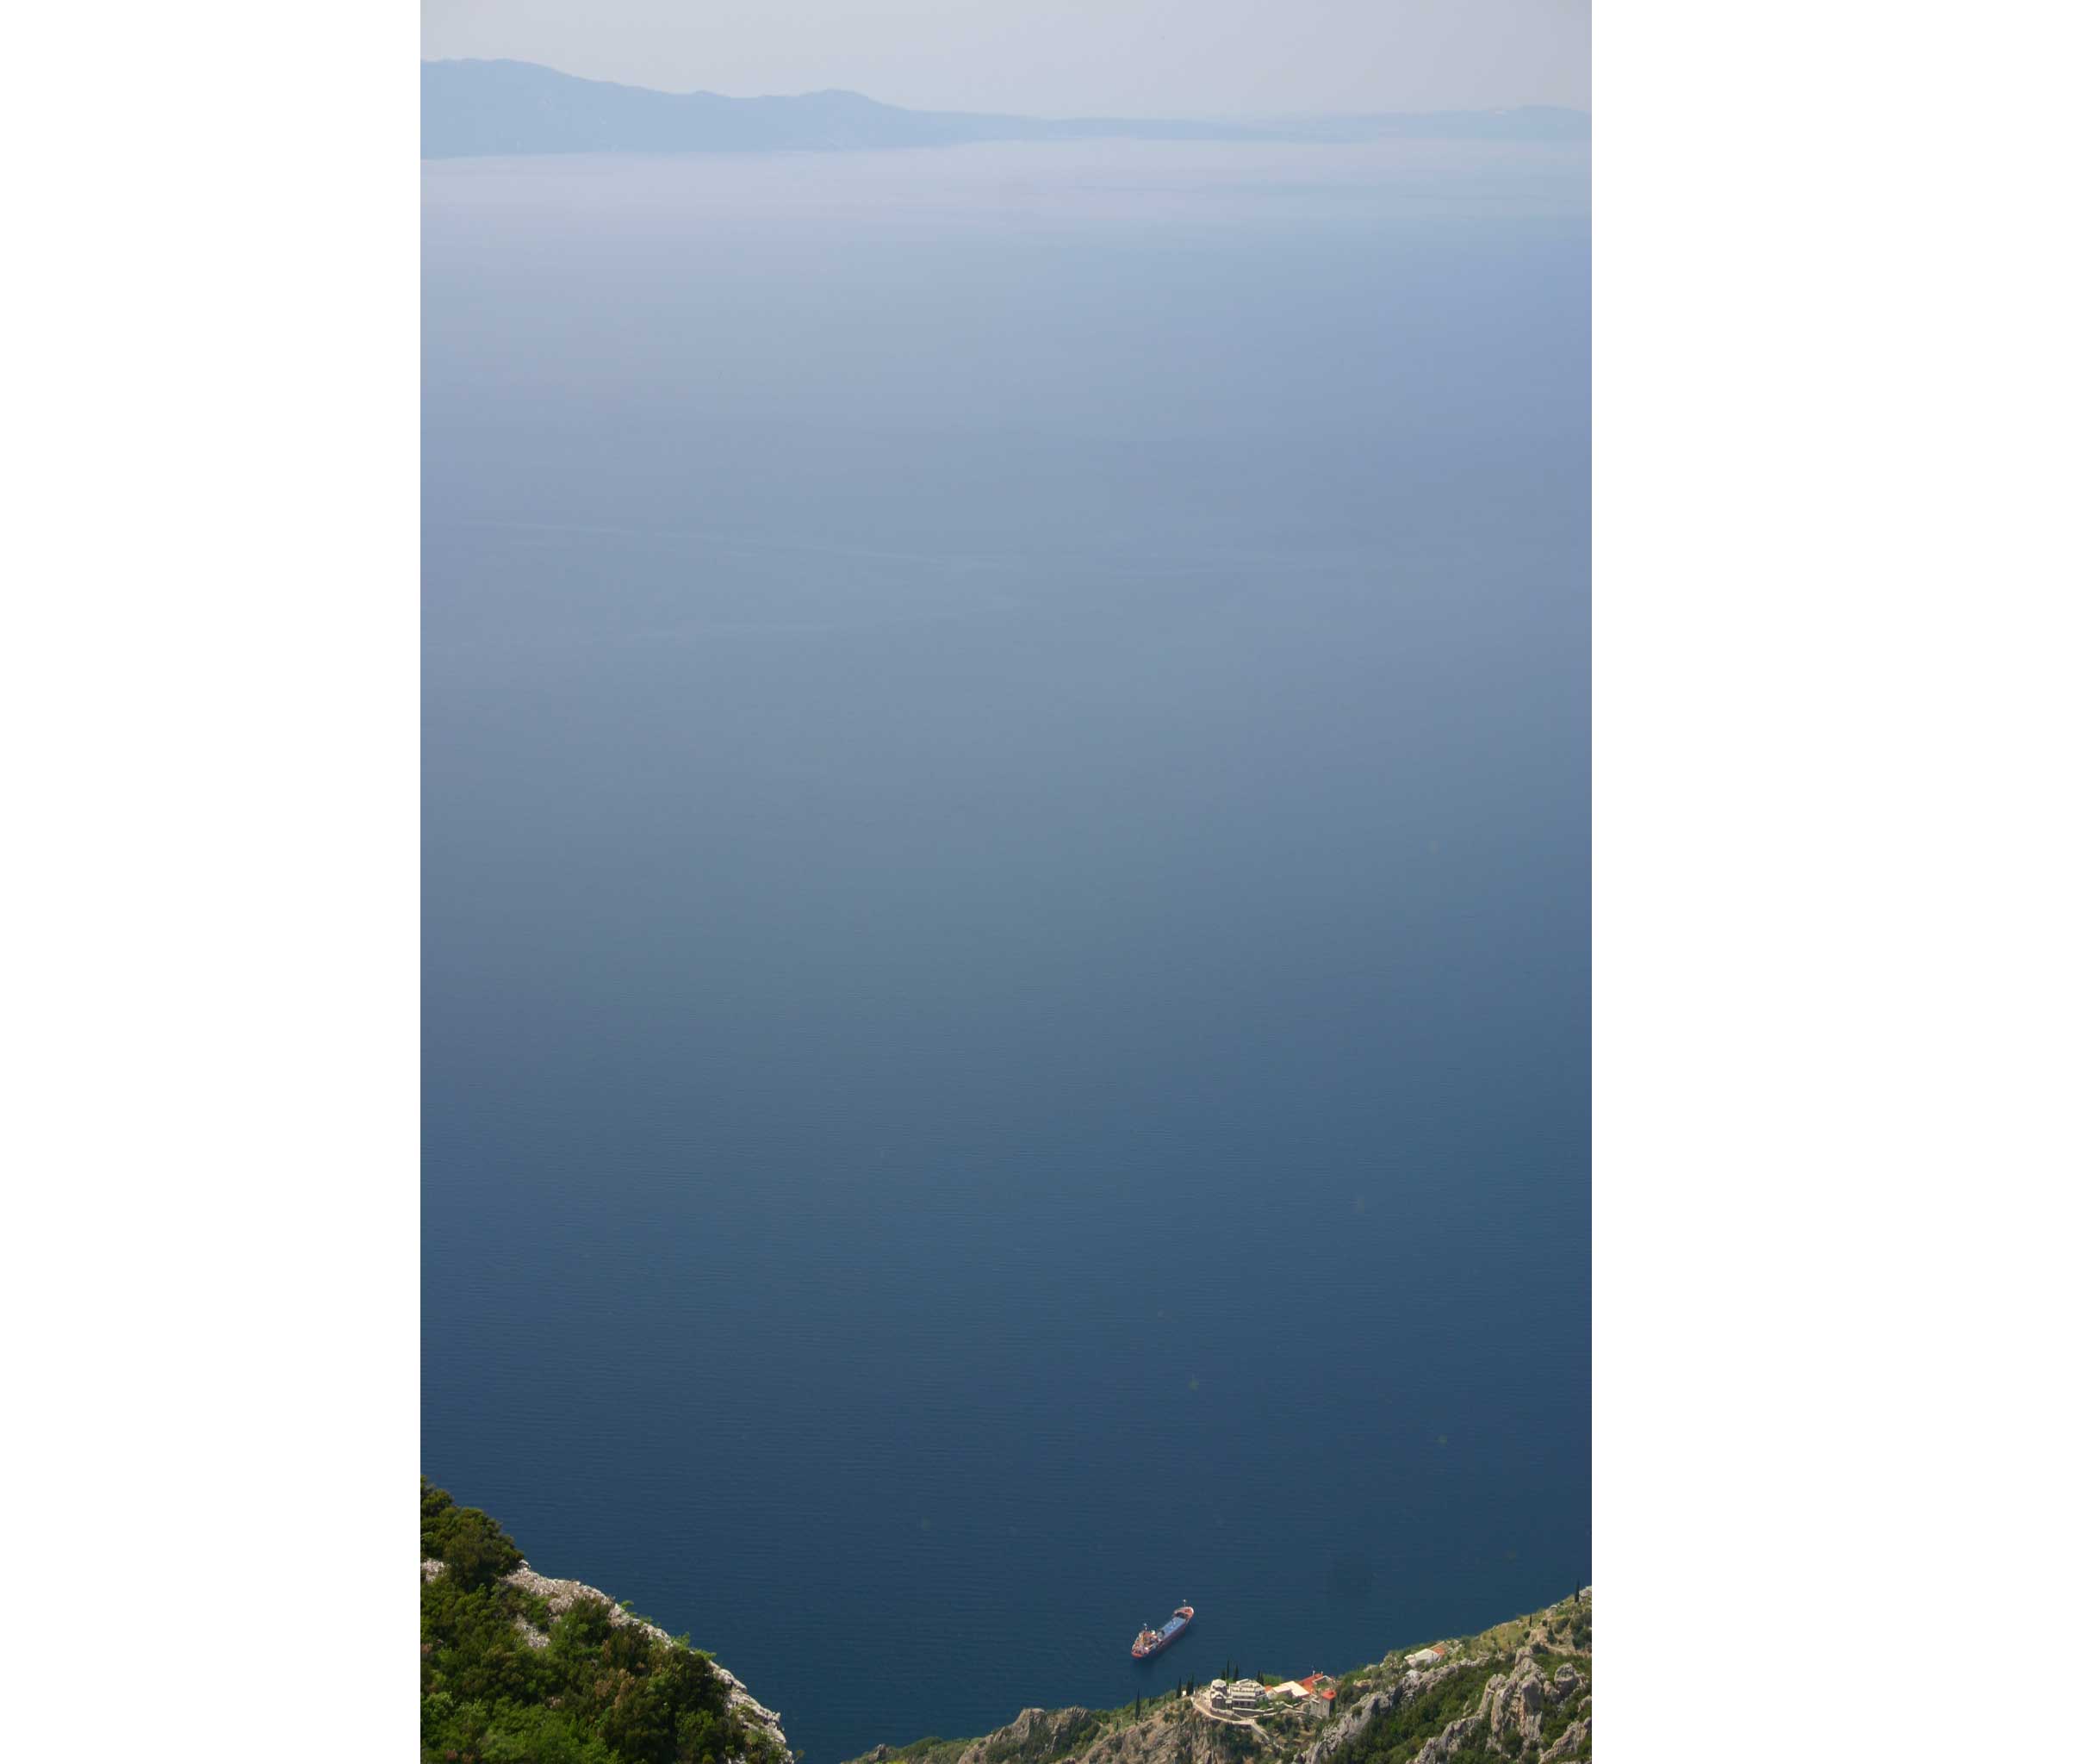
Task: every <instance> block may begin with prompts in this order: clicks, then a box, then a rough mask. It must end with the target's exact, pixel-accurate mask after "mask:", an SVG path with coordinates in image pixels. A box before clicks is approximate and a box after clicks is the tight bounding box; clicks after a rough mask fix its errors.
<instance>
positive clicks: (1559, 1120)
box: [423, 142, 1589, 1764]
mask: <svg viewBox="0 0 2088 1764" xmlns="http://www.w3.org/2000/svg"><path fill="white" fill-rule="evenodd" d="M1587 171H1588V164H1587V152H1586V149H1585V148H1584V147H1582V146H1490V145H1485V144H1471V143H1463V144H1455V145H1452V144H1432V143H1426V142H1400V143H1389V144H1384V145H1381V146H1340V147H1304V146H1285V147H1280V148H1270V147H1235V146H1201V145H1158V144H1154V145H1134V144H1128V143H1114V142H1097V143H1091V144H1078V145H1049V146H974V147H966V148H957V149H948V150H935V151H923V152H886V153H876V154H827V155H821V154H801V155H775V156H760V155H755V156H718V157H704V158H681V159H635V158H572V159H559V158H538V159H527V160H521V159H518V160H458V161H450V162H444V163H431V164H428V165H425V166H424V168H423V191H424V234H425V237H424V277H425V289H424V310H425V434H424V518H425V526H426V555H425V597H426V613H425V771H426V791H425V805H426V807H425V812H426V828H425V903H426V904H425V914H426V926H425V932H426V936H425V956H424V960H425V974H426V999H425V1026H424V1027H425V1050H424V1053H425V1070H426V1109H425V1121H426V1178H425V1187H424V1194H425V1200H424V1226H425V1232H424V1270H425V1271H424V1311H423V1341H424V1345H423V1356H424V1363H423V1403H424V1415H423V1466H424V1468H425V1469H426V1471H427V1472H428V1474H429V1475H432V1476H433V1477H434V1478H435V1479H436V1480H437V1481H440V1482H441V1483H443V1484H444V1486H446V1487H448V1488H451V1490H452V1492H453V1493H455V1494H456V1495H457V1498H458V1499H459V1500H463V1501H466V1502H469V1503H471V1504H475V1505H479V1506H485V1507H487V1508H488V1510H490V1511H491V1512H493V1513H494V1514H495V1515H496V1516H497V1517H498V1518H500V1519H501V1520H502V1522H503V1523H505V1524H506V1525H507V1526H508V1528H509V1529H510V1530H511V1531H513V1533H514V1534H515V1536H516V1537H517V1538H518V1540H519V1542H520V1544H522V1547H523V1548H524V1550H525V1551H526V1552H527V1553H528V1555H529V1556H530V1557H531V1561H532V1562H534V1563H535V1565H536V1566H537V1567H538V1568H540V1569H542V1570H544V1572H546V1573H550V1574H555V1575H575V1576H578V1577H580V1578H581V1579H584V1580H587V1581H593V1582H594V1583H596V1584H598V1585H600V1586H602V1587H606V1588H607V1589H609V1590H610V1591H612V1592H613V1593H617V1594H618V1595H619V1596H621V1597H623V1598H625V1599H627V1600H629V1601H630V1602H631V1603H632V1604H633V1605H635V1606H636V1607H637V1609H639V1610H641V1611H643V1612H645V1613H646V1614H647V1615H649V1616H650V1617H652V1618H656V1619H657V1620H658V1621H660V1622H662V1624H665V1625H666V1626H667V1627H668V1629H669V1630H675V1631H683V1630H687V1631H688V1632H690V1633H691V1634H692V1635H693V1637H694V1639H695V1640H696V1642H697V1643H699V1645H701V1646H704V1647H706V1648H710V1649H713V1650H715V1651H716V1652H717V1654H718V1656H719V1658H720V1659H721V1660H722V1661H723V1662H724V1664H726V1665H727V1666H729V1667H730V1668H732V1669H733V1670H734V1671H735V1672H736V1673H737V1674H739V1675H740V1676H741V1677H742V1678H743V1679H744V1680H746V1681H747V1683H748V1685H749V1687H750V1688H751V1689H752V1690H753V1691H754V1693H755V1694H756V1695H757V1696H759V1697H760V1698H761V1699H762V1700H763V1701H764V1702H767V1703H768V1704H770V1705H774V1706H775V1707H777V1708H779V1709H780V1711H781V1712H782V1716H783V1720H784V1725H785V1727H786V1730H787V1731H788V1733H789V1735H790V1736H791V1740H792V1744H793V1745H795V1746H798V1747H801V1748H804V1749H805V1753H806V1755H807V1757H808V1759H809V1760H810V1761H811V1764H836V1761H837V1760H840V1759H842V1758H843V1757H847V1756H849V1755H854V1754H855V1753H858V1752H861V1751H862V1750H864V1749H866V1748H868V1747H869V1746H871V1745H873V1744H874V1743H876V1742H879V1741H889V1742H895V1743H898V1742H905V1741H908V1740H911V1739H914V1738H917V1737H918V1736H922V1735H923V1734H928V1733H941V1734H944V1735H959V1734H973V1733H980V1732H984V1731H985V1730H988V1729H990V1728H991V1727H993V1726H995V1725H997V1724H1000V1723H1002V1722H1004V1721H1006V1720H1008V1719H1010V1717H1013V1716H1014V1714H1015V1713H1016V1711H1017V1710H1018V1709H1020V1708H1022V1707H1023V1706H1024V1705H1045V1706H1047V1707H1048V1706H1054V1705H1063V1704H1069V1703H1076V1702H1077V1703H1084V1704H1086V1705H1090V1706H1105V1705H1114V1704H1117V1703H1122V1702H1125V1701H1128V1700H1129V1699H1131V1698H1132V1697H1134V1695H1138V1694H1140V1693H1146V1694H1151V1693H1153V1692H1154V1691H1156V1690H1160V1689H1165V1688H1166V1687H1168V1686H1171V1685H1172V1684H1173V1683H1174V1682H1175V1680H1177V1679H1178V1678H1181V1677H1184V1676H1191V1677H1198V1678H1203V1679H1208V1678H1209V1677H1210V1676H1211V1675H1212V1674H1213V1673H1215V1671H1216V1670H1217V1668H1218V1667H1219V1666H1220V1665H1221V1663H1222V1662H1224V1661H1226V1660H1227V1659H1228V1658H1229V1659H1232V1660H1234V1661H1236V1662H1239V1663H1240V1664H1241V1665H1242V1666H1244V1667H1246V1668H1250V1669H1254V1670H1269V1671H1281V1672H1283V1673H1284V1674H1292V1673H1302V1672H1306V1671H1309V1670H1311V1669H1314V1668H1324V1669H1327V1670H1329V1671H1336V1672H1338V1671H1340V1670H1342V1669H1344V1668H1348V1667H1351V1666H1353V1665H1355V1664H1358V1662H1362V1661H1364V1660H1365V1659H1375V1658H1376V1657H1377V1656H1379V1655H1383V1653H1384V1652H1386V1651H1387V1650H1388V1649H1390V1648H1392V1647H1394V1646H1395V1645H1399V1644H1405V1645H1409V1646H1411V1645H1414V1644H1418V1643H1421V1642H1425V1641H1427V1640H1431V1639H1433V1638H1435V1637H1439V1636H1441V1635H1445V1634H1454V1633H1458V1632H1462V1631H1464V1630H1470V1629H1472V1628H1475V1627H1477V1626H1480V1625H1482V1624H1487V1623H1490V1622H1493V1621H1495V1620H1497V1619H1499V1618H1505V1617H1507V1616H1510V1615H1512V1614H1514V1613H1516V1612H1521V1611H1524V1610H1526V1609H1529V1608H1531V1607H1532V1606H1537V1605H1539V1604H1543V1603H1546V1602H1549V1601H1550V1600H1552V1599H1557V1598H1558V1597H1560V1596H1561V1595H1563V1593H1566V1592H1567V1591H1568V1590H1569V1588H1571V1587H1574V1586H1575V1585H1577V1584H1579V1583H1580V1582H1581V1581H1582V1580H1584V1579H1585V1578H1586V1576H1587V1574H1588V1403H1589V1393H1588V1210H1589V1202H1588V809H1589V804H1588V202H1587ZM1182 1599H1190V1600H1192V1601H1193V1602H1194V1603H1195V1604H1196V1606H1197V1607H1198V1613H1199V1614H1198V1618H1197V1620H1196V1624H1195V1625H1194V1627H1193V1628H1192V1629H1191V1630H1190V1632H1189V1634H1188V1636H1187V1637H1186V1639H1184V1641H1183V1642H1181V1643H1178V1644H1177V1646H1176V1647H1174V1648H1173V1649H1171V1650H1170V1651H1169V1652H1168V1653H1166V1654H1165V1655H1162V1656H1160V1657H1159V1659H1158V1660H1157V1661H1155V1662H1152V1663H1151V1664H1150V1665H1148V1666H1146V1667H1135V1666H1134V1664H1133V1663H1132V1662H1131V1661H1130V1660H1129V1658H1128V1648H1129V1644H1130V1641H1131V1637H1132V1635H1133V1633H1134V1630H1136V1629H1137V1628H1138V1627H1139V1626H1140V1624H1143V1623H1147V1622H1150V1621H1156V1620H1158V1619H1159V1618H1162V1617H1164V1616H1165V1613H1166V1612H1168V1611H1169V1610H1170V1609H1171V1607H1172V1606H1174V1605H1176V1604H1177V1603H1178V1602H1179V1601H1180V1600H1182Z"/></svg>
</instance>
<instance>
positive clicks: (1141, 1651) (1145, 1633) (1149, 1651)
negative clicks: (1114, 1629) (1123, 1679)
mask: <svg viewBox="0 0 2088 1764" xmlns="http://www.w3.org/2000/svg"><path fill="white" fill-rule="evenodd" d="M1195 1615H1196V1606H1193V1605H1178V1606H1175V1614H1174V1615H1173V1616H1172V1617H1171V1618H1168V1619H1167V1621H1166V1622H1165V1623H1164V1624H1161V1625H1160V1626H1159V1628H1158V1629H1157V1630H1140V1631H1139V1632H1138V1639H1137V1640H1136V1641H1134V1642H1133V1643H1131V1657H1132V1658H1133V1659H1134V1660H1143V1659H1145V1658H1146V1657H1147V1655H1153V1654H1157V1653H1159V1651H1160V1649H1163V1648H1165V1646H1166V1645H1167V1644H1168V1643H1170V1642H1171V1641H1173V1640H1174V1638H1175V1637H1177V1636H1178V1635H1180V1634H1181V1633H1182V1631H1183V1630H1185V1629H1187V1628H1188V1627H1189V1620H1190V1618H1192V1617H1194V1616H1195Z"/></svg>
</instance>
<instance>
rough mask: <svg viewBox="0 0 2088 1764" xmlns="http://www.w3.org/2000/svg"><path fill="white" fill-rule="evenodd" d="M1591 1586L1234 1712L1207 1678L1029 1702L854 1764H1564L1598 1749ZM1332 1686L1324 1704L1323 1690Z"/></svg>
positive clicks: (881, 1749) (880, 1750)
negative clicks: (1159, 1688)
mask: <svg viewBox="0 0 2088 1764" xmlns="http://www.w3.org/2000/svg"><path fill="white" fill-rule="evenodd" d="M1593 1644H1594V1599H1593V1596H1592V1594H1590V1593H1586V1592H1583V1593H1582V1594H1580V1596H1579V1597H1578V1598H1575V1599H1565V1600H1563V1601H1561V1602H1560V1603H1559V1604H1557V1605H1555V1606H1551V1607H1550V1609H1548V1610H1545V1611H1539V1612H1533V1613H1532V1614H1531V1615H1530V1616H1527V1617H1522V1618H1515V1619H1514V1620H1513V1621H1512V1622H1509V1623H1504V1624H1497V1625H1496V1626H1495V1627H1494V1628H1493V1629H1490V1630H1486V1631H1484V1632H1483V1633H1482V1634H1480V1635H1476V1636H1465V1637H1460V1638H1458V1639H1457V1640H1455V1641H1450V1642H1439V1643H1434V1644H1433V1645H1432V1649H1431V1650H1430V1651H1432V1652H1435V1653H1436V1654H1437V1655H1439V1657H1438V1658H1436V1659H1428V1658H1426V1657H1423V1658H1419V1659H1417V1660H1416V1662H1415V1663H1414V1664H1413V1665H1411V1666H1409V1665H1408V1655H1421V1654H1422V1652H1423V1650H1422V1649H1421V1648H1420V1646H1419V1645H1418V1644H1417V1645H1416V1646H1414V1647H1408V1648H1403V1649H1394V1650H1393V1651H1392V1652H1391V1653H1389V1654H1388V1655H1385V1657H1384V1658H1383V1660H1382V1661H1379V1662H1377V1663H1376V1665H1374V1666H1366V1667H1361V1668H1358V1669H1357V1670H1356V1671H1354V1672H1351V1673H1347V1674H1344V1675H1343V1676H1342V1677H1341V1678H1339V1679H1337V1680H1333V1681H1332V1683H1331V1686H1329V1684H1327V1683H1326V1682H1321V1683H1318V1684H1314V1685H1312V1686H1309V1688H1308V1689H1307V1691H1306V1693H1305V1694H1304V1695H1303V1696H1302V1698H1296V1697H1293V1698H1283V1697H1278V1696H1274V1695H1271V1696H1268V1697H1265V1699H1263V1700H1262V1701H1261V1702H1260V1703H1259V1705H1257V1706H1252V1707H1243V1708H1242V1709H1240V1711H1237V1712H1235V1711H1234V1710H1233V1709H1232V1708H1231V1707H1230V1706H1229V1703H1230V1699H1227V1702H1228V1706H1227V1707H1222V1708H1221V1707H1217V1706H1214V1699H1213V1698H1212V1694H1211V1690H1210V1687H1209V1686H1205V1685H1197V1686H1177V1685H1174V1684H1169V1685H1167V1686H1165V1689H1164V1690H1163V1692H1162V1693H1161V1694H1160V1695H1159V1696H1157V1697H1153V1698H1149V1699H1140V1701H1138V1702H1135V1703H1131V1704H1127V1705H1125V1706H1124V1707H1122V1708H1121V1709H1109V1710H1101V1711H1095V1710H1088V1709H1057V1710H1043V1709H1025V1710H1023V1711H1022V1713H1021V1714H1020V1715H1018V1716H1017V1717H1016V1718H1015V1719H1014V1720H1013V1721H1012V1722H1010V1724H1008V1725H1007V1726H1005V1727H1004V1728H1001V1729H999V1730H997V1731H995V1732H993V1733H990V1734H987V1735H985V1736H984V1737H983V1738H979V1739H974V1740H944V1739H925V1740H918V1741H916V1742H914V1743H913V1744H912V1745H910V1746H905V1747H901V1748H894V1747H892V1746H879V1747H876V1748H873V1750H871V1751H869V1752H867V1753H865V1754H864V1755H862V1756H861V1758H859V1759H856V1760H854V1761H852V1764H1451V1761H1452V1760H1456V1761H1457V1764H1498V1761H1501V1760H1504V1759H1516V1760H1519V1761H1522V1764H1566V1761H1569V1760H1572V1761H1582V1760H1588V1759H1590V1758H1592V1757H1593V1755H1594V1740H1593V1723H1594V1716H1593V1711H1592V1707H1591V1702H1590V1698H1591V1692H1592V1685H1593V1680H1594V1673H1593V1667H1592V1656H1591V1650H1592V1648H1593ZM1330 1687H1331V1689H1332V1690H1333V1696H1332V1697H1331V1699H1329V1698H1327V1697H1326V1696H1325V1694H1324V1693H1326V1692H1327V1690H1328V1689H1329V1688H1330Z"/></svg>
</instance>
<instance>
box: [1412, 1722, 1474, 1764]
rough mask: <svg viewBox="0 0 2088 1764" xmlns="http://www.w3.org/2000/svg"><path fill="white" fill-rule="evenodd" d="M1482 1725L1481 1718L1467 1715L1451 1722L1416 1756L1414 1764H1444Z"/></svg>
mask: <svg viewBox="0 0 2088 1764" xmlns="http://www.w3.org/2000/svg"><path fill="white" fill-rule="evenodd" d="M1481 1726H1482V1722H1481V1719H1480V1717H1478V1716H1476V1715H1467V1716H1464V1717H1462V1718H1460V1719H1458V1720H1457V1721H1453V1722H1451V1724H1450V1725H1449V1726H1447V1727H1445V1729H1444V1730H1443V1731H1442V1732H1440V1733H1439V1734H1438V1735H1437V1736H1435V1737H1434V1738H1433V1739H1432V1740H1430V1741H1429V1742H1428V1743H1427V1744H1426V1745H1425V1746H1423V1747H1422V1748H1420V1751H1418V1752H1416V1753H1415V1754H1414V1764H1444V1761H1445V1759H1447V1758H1449V1757H1451V1755H1453V1754H1455V1753H1456V1752H1457V1750H1458V1748H1460V1747H1462V1746H1463V1744H1464V1742H1466V1741H1467V1740H1469V1739H1470V1737H1471V1736H1473V1735H1474V1734H1476V1732H1478V1731H1479V1729H1480V1727H1481Z"/></svg>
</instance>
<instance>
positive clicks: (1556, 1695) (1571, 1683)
mask: <svg viewBox="0 0 2088 1764" xmlns="http://www.w3.org/2000/svg"><path fill="white" fill-rule="evenodd" d="M1580 1688H1581V1674H1579V1673H1577V1672H1575V1670H1574V1669H1573V1668H1572V1667H1571V1666H1562V1667H1560V1668H1559V1669H1558V1670H1557V1672H1555V1673H1554V1674H1552V1675H1551V1682H1550V1684H1548V1685H1546V1686H1544V1696H1545V1698H1546V1699H1547V1700H1548V1701H1550V1702H1553V1703H1570V1702H1571V1701H1573V1699H1574V1698H1575V1695H1576V1694H1578V1693H1579V1691H1580Z"/></svg>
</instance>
